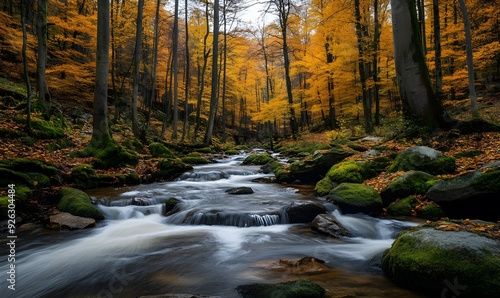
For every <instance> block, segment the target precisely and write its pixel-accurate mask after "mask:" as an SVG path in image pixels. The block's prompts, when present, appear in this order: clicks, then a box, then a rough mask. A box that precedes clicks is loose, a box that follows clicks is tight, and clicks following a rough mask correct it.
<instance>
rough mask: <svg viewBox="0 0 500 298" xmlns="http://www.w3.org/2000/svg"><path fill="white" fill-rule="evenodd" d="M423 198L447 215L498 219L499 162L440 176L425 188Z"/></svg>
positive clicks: (499, 202)
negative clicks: (437, 206) (478, 168)
mask: <svg viewBox="0 0 500 298" xmlns="http://www.w3.org/2000/svg"><path fill="white" fill-rule="evenodd" d="M427 198H429V199H430V200H432V201H434V202H436V203H437V204H439V205H440V206H441V207H443V209H444V210H445V211H446V213H447V214H448V216H451V217H457V218H480V219H485V220H491V221H497V220H500V212H499V208H500V162H496V163H494V164H491V165H488V166H486V167H484V168H482V169H480V170H478V171H476V172H472V173H466V174H463V175H459V176H457V177H455V178H452V179H448V180H440V181H438V182H437V183H436V184H434V185H433V186H432V187H431V188H430V189H429V190H428V191H427Z"/></svg>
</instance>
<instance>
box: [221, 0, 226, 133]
mask: <svg viewBox="0 0 500 298" xmlns="http://www.w3.org/2000/svg"><path fill="white" fill-rule="evenodd" d="M223 15H224V56H223V58H222V59H223V64H222V142H223V143H225V142H226V138H227V134H226V83H227V80H226V68H227V7H226V0H224V14H223Z"/></svg>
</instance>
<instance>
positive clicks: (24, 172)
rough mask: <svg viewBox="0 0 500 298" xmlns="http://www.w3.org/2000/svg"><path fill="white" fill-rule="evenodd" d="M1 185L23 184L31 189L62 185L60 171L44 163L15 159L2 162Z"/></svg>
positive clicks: (0, 164)
mask: <svg viewBox="0 0 500 298" xmlns="http://www.w3.org/2000/svg"><path fill="white" fill-rule="evenodd" d="M0 183H1V184H4V185H6V184H10V183H15V184H23V185H27V186H29V187H31V188H43V187H47V186H50V185H61V178H60V171H59V170H58V169H57V168H56V167H54V166H52V165H50V164H48V163H44V162H42V161H38V160H33V159H27V158H15V159H4V160H1V161H0Z"/></svg>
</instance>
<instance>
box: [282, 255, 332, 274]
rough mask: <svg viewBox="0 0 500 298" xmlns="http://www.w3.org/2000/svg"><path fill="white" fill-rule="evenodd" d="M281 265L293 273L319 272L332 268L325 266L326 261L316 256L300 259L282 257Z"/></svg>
mask: <svg viewBox="0 0 500 298" xmlns="http://www.w3.org/2000/svg"><path fill="white" fill-rule="evenodd" d="M279 265H280V266H281V267H282V268H283V269H284V270H285V271H286V272H288V273H291V274H297V275H301V274H309V275H310V274H317V273H322V272H325V271H328V270H330V269H329V268H328V267H326V266H325V261H323V260H321V259H317V258H314V257H303V258H300V259H280V261H279Z"/></svg>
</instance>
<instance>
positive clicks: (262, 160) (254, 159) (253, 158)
mask: <svg viewBox="0 0 500 298" xmlns="http://www.w3.org/2000/svg"><path fill="white" fill-rule="evenodd" d="M272 161H274V158H273V157H272V156H271V155H270V154H268V153H261V154H250V155H249V156H247V157H246V158H245V160H244V161H243V164H244V165H265V164H267V163H268V162H272Z"/></svg>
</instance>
